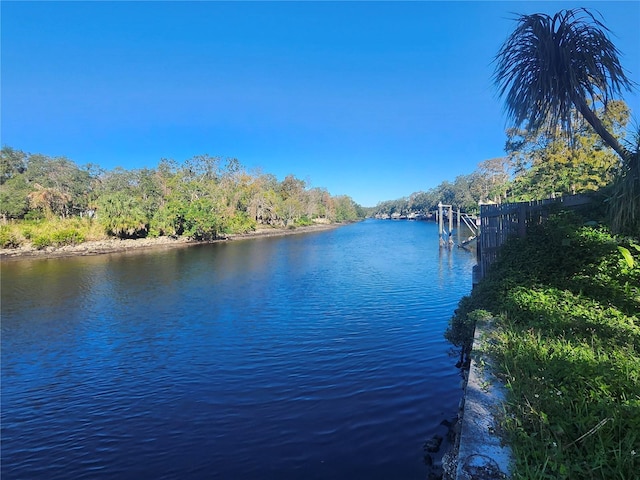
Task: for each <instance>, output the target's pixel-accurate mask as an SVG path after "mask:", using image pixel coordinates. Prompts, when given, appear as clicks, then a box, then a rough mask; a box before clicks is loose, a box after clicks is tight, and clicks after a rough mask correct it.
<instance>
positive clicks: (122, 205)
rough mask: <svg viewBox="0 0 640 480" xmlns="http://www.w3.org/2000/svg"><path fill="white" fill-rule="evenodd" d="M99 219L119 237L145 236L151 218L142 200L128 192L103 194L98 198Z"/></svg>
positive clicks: (111, 232)
mask: <svg viewBox="0 0 640 480" xmlns="http://www.w3.org/2000/svg"><path fill="white" fill-rule="evenodd" d="M97 203H98V213H97V216H98V221H99V222H100V223H101V224H102V225H103V226H104V228H105V230H106V232H107V233H108V234H109V235H113V236H116V237H119V238H139V237H145V236H146V235H147V233H148V231H149V218H148V217H147V215H146V213H145V211H144V208H143V205H142V204H141V202H140V201H139V200H138V199H137V198H135V197H132V196H131V195H129V194H128V193H127V192H124V191H122V192H115V193H107V194H105V195H102V196H101V197H100V198H99V199H98V202H97Z"/></svg>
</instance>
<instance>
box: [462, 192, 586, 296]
mask: <svg viewBox="0 0 640 480" xmlns="http://www.w3.org/2000/svg"><path fill="white" fill-rule="evenodd" d="M592 201H593V200H592V198H591V197H589V196H587V195H569V196H564V197H559V198H554V199H548V200H536V201H532V202H519V203H504V204H501V205H495V204H491V205H484V204H481V205H480V233H479V235H478V248H477V255H478V264H477V268H476V269H475V271H474V283H476V282H477V281H479V280H480V279H481V278H482V277H484V275H485V273H486V272H487V269H488V268H489V266H490V265H491V264H492V263H493V262H494V261H495V259H496V257H497V255H498V251H499V250H500V247H501V246H502V244H503V243H504V242H505V241H506V239H507V238H509V237H510V236H513V235H518V236H520V237H524V236H525V235H526V234H527V227H528V226H529V225H535V224H538V223H541V222H542V221H543V220H544V219H545V218H546V217H547V216H548V215H549V213H550V212H552V211H556V210H565V209H566V210H571V209H575V208H578V207H581V206H584V205H587V204H589V203H591V202H592Z"/></svg>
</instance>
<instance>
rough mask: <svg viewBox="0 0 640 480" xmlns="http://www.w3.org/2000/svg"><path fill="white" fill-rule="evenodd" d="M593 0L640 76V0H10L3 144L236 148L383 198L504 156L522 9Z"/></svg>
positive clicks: (138, 158) (65, 150)
mask: <svg viewBox="0 0 640 480" xmlns="http://www.w3.org/2000/svg"><path fill="white" fill-rule="evenodd" d="M579 6H586V7H588V8H592V9H596V10H598V11H599V12H600V13H601V14H602V15H603V16H604V19H605V24H606V25H607V26H608V27H609V28H610V29H611V30H612V32H613V36H612V39H613V41H614V43H615V44H616V46H617V47H618V48H619V49H620V50H621V51H622V53H623V56H622V64H623V66H624V67H625V68H626V69H627V70H628V72H629V74H630V78H631V79H633V80H634V81H635V82H637V83H640V2H638V1H625V2H615V1H613V2H609V1H599V2H571V1H566V2H548V1H529V2H502V1H501V2H471V1H468V2H456V1H450V2H61V3H59V2H37V3H31V2H7V1H2V2H1V7H0V8H1V15H2V17H1V26H2V34H1V35H2V38H1V40H2V46H1V49H2V50H1V51H2V57H1V62H2V78H1V80H2V85H1V87H2V91H1V95H2V98H1V100H2V110H1V120H2V124H1V132H0V133H1V137H2V138H1V142H2V144H3V145H9V146H12V147H14V148H17V149H21V150H25V151H28V152H31V153H44V154H47V155H52V156H66V157H68V158H70V159H72V160H73V161H75V162H77V163H78V164H81V165H82V164H86V163H96V164H98V165H100V166H102V167H103V168H107V169H111V168H114V167H116V166H122V167H124V168H127V169H132V168H140V167H153V166H155V165H157V163H158V161H159V160H160V159H161V158H174V159H176V160H179V161H181V160H185V159H187V158H190V157H192V156H194V155H199V154H205V153H206V154H210V155H214V156H221V157H234V158H237V159H238V160H240V162H241V163H242V164H243V165H245V166H246V167H247V168H250V169H252V168H261V169H262V170H263V171H264V172H265V173H272V174H274V175H276V176H277V177H278V178H279V179H283V178H284V177H285V176H286V175H288V174H294V175H295V176H296V177H298V178H301V179H304V180H306V181H308V183H309V185H310V186H314V187H325V188H327V189H328V190H329V192H330V193H331V194H333V195H341V194H346V195H350V196H351V197H352V198H353V199H354V200H355V201H356V202H358V203H360V204H361V205H363V206H373V205H375V204H376V203H378V202H379V201H383V200H391V199H396V198H400V197H403V196H408V195H409V194H411V193H413V192H416V191H420V190H428V189H430V188H433V187H435V186H436V185H438V184H439V183H441V182H442V181H444V180H449V181H453V180H454V179H455V177H456V176H458V175H462V174H468V173H471V172H472V171H473V170H475V168H476V167H477V164H478V163H480V162H481V161H483V160H486V159H489V158H494V157H499V156H502V155H503V154H504V150H503V149H504V142H505V134H504V130H505V128H506V127H507V126H508V125H507V123H506V119H505V117H504V115H503V109H502V102H501V100H500V99H499V98H498V97H497V94H496V89H495V87H494V86H493V85H492V82H491V75H492V72H493V66H492V64H491V62H492V59H493V57H494V56H495V54H496V52H497V50H498V48H499V47H500V45H501V44H502V42H503V41H504V40H505V38H506V37H507V35H508V34H509V32H510V31H512V29H513V27H514V26H515V22H514V21H513V19H512V18H513V15H512V13H513V12H516V13H534V12H544V13H555V12H557V11H558V10H560V9H563V8H574V7H579ZM625 100H626V101H627V103H628V104H629V105H630V107H631V109H632V112H633V113H634V116H635V117H636V118H637V119H638V118H640V117H639V115H638V112H640V96H639V95H638V93H637V92H636V93H635V94H633V95H629V94H626V95H625Z"/></svg>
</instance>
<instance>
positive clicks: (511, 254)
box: [447, 213, 640, 480]
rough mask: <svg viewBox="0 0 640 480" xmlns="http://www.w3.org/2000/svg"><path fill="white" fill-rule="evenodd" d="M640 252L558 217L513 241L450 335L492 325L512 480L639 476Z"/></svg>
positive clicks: (633, 242)
mask: <svg viewBox="0 0 640 480" xmlns="http://www.w3.org/2000/svg"><path fill="white" fill-rule="evenodd" d="M639 262H640V248H638V239H637V238H635V239H634V238H630V237H622V236H615V235H612V234H611V233H610V231H609V230H608V229H607V228H605V227H603V226H586V225H585V224H584V219H582V218H580V217H578V216H577V215H575V214H569V213H560V214H557V215H554V216H552V217H550V218H549V220H548V221H547V222H545V223H544V224H542V225H537V226H534V227H532V228H530V231H529V233H528V235H527V237H525V238H513V239H511V240H510V241H508V242H507V243H506V244H505V245H504V247H503V249H502V251H501V253H500V256H499V259H498V260H497V261H496V263H494V265H493V266H492V267H491V269H490V271H489V272H488V274H487V276H486V277H485V278H484V279H483V280H482V281H481V282H480V283H479V284H478V285H477V286H476V287H475V288H474V290H473V292H472V294H471V295H470V296H469V297H466V298H465V299H464V300H463V301H462V302H461V303H460V308H459V309H458V310H457V312H456V315H455V316H454V317H453V318H452V320H451V324H450V327H449V330H448V331H447V337H448V338H449V339H450V340H451V341H453V342H454V343H456V344H457V345H459V346H468V345H469V344H470V338H469V335H471V334H472V332H473V329H472V328H471V327H470V324H472V323H474V320H475V319H477V317H479V316H480V317H482V318H486V317H487V316H488V315H491V316H493V317H494V318H495V320H494V326H495V328H494V329H493V331H492V333H491V334H490V335H491V341H490V342H489V345H490V350H489V352H488V353H489V354H490V355H491V356H492V357H493V358H494V359H495V363H496V365H497V366H498V367H497V368H498V369H499V375H500V376H501V378H502V379H503V381H504V382H505V385H506V386H507V389H508V398H507V404H506V415H505V417H504V418H505V420H504V425H503V427H504V429H503V430H504V433H505V436H506V438H505V439H506V441H507V442H508V443H509V444H510V445H511V446H512V448H513V451H514V456H515V463H516V465H515V474H514V478H519V479H527V480H532V479H550V478H554V479H558V478H560V479H582V478H589V479H596V478H597V479H611V478H620V479H627V478H635V475H637V472H638V471H640V448H639V446H640V433H638V432H640V355H639V354H638V353H639V352H640V263H639Z"/></svg>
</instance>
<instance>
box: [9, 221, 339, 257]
mask: <svg viewBox="0 0 640 480" xmlns="http://www.w3.org/2000/svg"><path fill="white" fill-rule="evenodd" d="M344 225H346V224H344V223H331V224H316V225H310V226H306V227H296V228H292V229H291V228H261V229H257V230H254V231H253V232H249V233H239V234H230V235H227V236H225V237H223V238H219V239H216V240H211V241H194V240H189V239H187V238H171V237H157V238H138V239H125V240H121V239H116V238H110V239H106V240H94V241H88V242H82V243H79V244H77V245H64V246H62V247H47V248H43V249H41V250H38V249H36V248H34V247H32V246H31V245H27V246H22V247H18V248H2V249H0V260H2V261H3V262H5V261H18V260H37V259H53V258H68V257H86V256H95V255H106V254H113V253H132V252H144V251H151V250H165V249H170V248H180V247H182V248H184V247H190V246H194V245H207V244H212V243H219V242H228V241H234V240H248V239H252V238H269V237H282V236H286V235H297V234H302V233H312V232H322V231H325V230H333V229H335V228H338V227H341V226H344Z"/></svg>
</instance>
